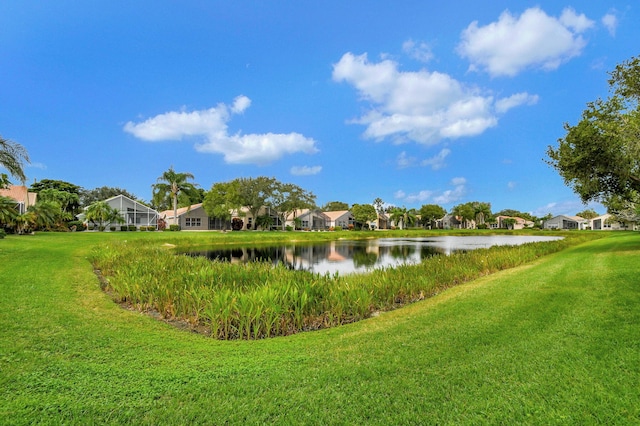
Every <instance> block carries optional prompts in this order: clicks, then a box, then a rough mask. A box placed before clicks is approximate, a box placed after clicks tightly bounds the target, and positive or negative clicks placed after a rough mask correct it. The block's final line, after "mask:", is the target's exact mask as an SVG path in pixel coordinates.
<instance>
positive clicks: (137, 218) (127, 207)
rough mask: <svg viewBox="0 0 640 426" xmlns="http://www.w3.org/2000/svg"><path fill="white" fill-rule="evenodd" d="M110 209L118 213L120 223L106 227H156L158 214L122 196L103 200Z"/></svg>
mask: <svg viewBox="0 0 640 426" xmlns="http://www.w3.org/2000/svg"><path fill="white" fill-rule="evenodd" d="M104 202H105V203H107V204H108V205H109V206H111V207H112V208H115V209H117V210H118V211H119V212H120V217H122V219H123V220H124V222H122V223H110V224H107V225H106V226H107V227H109V226H118V225H135V226H155V227H156V228H157V227H158V216H159V215H158V212H157V211H156V210H154V209H152V208H151V207H147V206H145V205H144V204H141V203H139V202H137V201H135V200H132V199H131V198H129V197H126V196H124V195H116V196H115V197H111V198H109V199H106V200H104ZM78 218H79V219H80V220H83V221H84V220H85V219H84V214H82V215H78Z"/></svg>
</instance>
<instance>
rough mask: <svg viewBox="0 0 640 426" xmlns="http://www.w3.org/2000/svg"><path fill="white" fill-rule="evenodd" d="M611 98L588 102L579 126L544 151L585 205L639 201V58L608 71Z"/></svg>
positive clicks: (568, 131) (568, 129)
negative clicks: (614, 201) (600, 202)
mask: <svg viewBox="0 0 640 426" xmlns="http://www.w3.org/2000/svg"><path fill="white" fill-rule="evenodd" d="M610 75H611V78H610V80H609V86H610V88H611V91H612V94H611V96H610V97H609V98H608V99H606V100H602V99H597V100H595V101H593V102H589V103H588V104H587V109H585V110H584V111H583V113H582V117H581V119H580V121H579V122H578V124H576V125H574V126H571V125H569V124H567V123H565V125H564V128H565V131H566V135H565V136H564V137H563V138H561V139H559V140H558V146H557V147H556V148H553V147H551V146H549V147H548V149H547V155H548V160H547V162H548V163H549V164H550V165H551V166H553V167H554V168H555V169H556V170H557V171H558V173H559V174H560V176H562V178H563V179H564V182H565V184H567V185H568V186H570V187H571V188H572V189H573V190H574V191H575V192H576V193H577V194H578V195H579V196H580V198H581V199H582V201H583V202H585V203H586V202H588V201H592V200H595V201H602V202H603V203H604V204H605V205H607V204H608V203H609V202H610V201H611V200H612V199H615V198H621V199H623V200H626V201H633V202H637V201H638V200H637V193H638V192H640V138H639V137H638V135H640V107H639V102H638V101H639V100H640V85H639V84H638V81H639V80H640V57H635V58H632V59H630V60H628V61H625V62H623V63H621V64H619V65H618V66H617V67H616V69H615V70H614V71H613V72H611V73H610Z"/></svg>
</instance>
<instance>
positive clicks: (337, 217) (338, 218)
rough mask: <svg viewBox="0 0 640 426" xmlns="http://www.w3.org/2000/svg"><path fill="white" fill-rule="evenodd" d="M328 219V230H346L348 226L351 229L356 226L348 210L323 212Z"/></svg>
mask: <svg viewBox="0 0 640 426" xmlns="http://www.w3.org/2000/svg"><path fill="white" fill-rule="evenodd" d="M324 214H325V215H326V216H327V217H328V218H329V223H328V226H329V228H335V227H336V226H340V227H341V228H342V229H348V228H349V226H351V227H353V226H355V224H356V220H355V219H354V218H353V215H352V214H351V212H350V211H349V210H338V211H335V212H324Z"/></svg>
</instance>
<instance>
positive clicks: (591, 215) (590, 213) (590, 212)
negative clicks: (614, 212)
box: [576, 209, 600, 219]
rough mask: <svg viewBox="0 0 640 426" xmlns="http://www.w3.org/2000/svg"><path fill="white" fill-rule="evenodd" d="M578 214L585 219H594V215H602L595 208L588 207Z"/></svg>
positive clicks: (577, 214)
mask: <svg viewBox="0 0 640 426" xmlns="http://www.w3.org/2000/svg"><path fill="white" fill-rule="evenodd" d="M576 216H580V217H581V218H584V219H593V218H594V217H598V216H600V214H598V213H597V212H596V211H595V210H593V209H587V210H583V211H581V212H578V213H576Z"/></svg>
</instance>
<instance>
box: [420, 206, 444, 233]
mask: <svg viewBox="0 0 640 426" xmlns="http://www.w3.org/2000/svg"><path fill="white" fill-rule="evenodd" d="M419 213H420V223H421V224H422V225H423V226H426V227H432V226H433V224H434V223H435V221H436V220H438V219H442V218H443V217H444V216H445V215H446V214H447V211H446V210H445V209H444V208H443V207H441V206H439V205H437V204H424V205H423V206H422V207H420V211H419Z"/></svg>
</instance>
